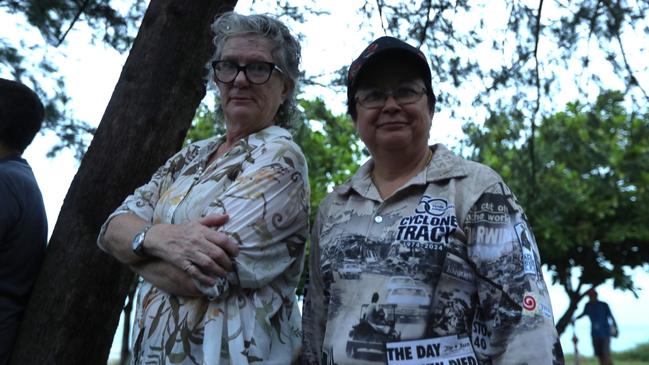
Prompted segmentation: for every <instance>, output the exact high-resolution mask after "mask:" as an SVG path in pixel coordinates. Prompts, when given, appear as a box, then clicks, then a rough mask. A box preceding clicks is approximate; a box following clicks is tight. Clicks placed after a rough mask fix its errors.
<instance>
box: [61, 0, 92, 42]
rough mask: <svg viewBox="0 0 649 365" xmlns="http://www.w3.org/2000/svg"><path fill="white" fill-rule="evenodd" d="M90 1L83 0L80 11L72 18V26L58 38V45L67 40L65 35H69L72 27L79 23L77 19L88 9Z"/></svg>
mask: <svg viewBox="0 0 649 365" xmlns="http://www.w3.org/2000/svg"><path fill="white" fill-rule="evenodd" d="M89 3H90V0H83V3H82V4H81V6H80V7H79V11H77V14H76V15H75V16H74V19H72V22H71V23H70V26H69V27H68V29H67V30H66V31H65V33H63V35H62V36H61V37H60V38H58V39H57V40H58V43H56V47H58V46H60V45H61V44H62V43H63V41H64V40H65V37H67V36H68V33H70V31H71V30H72V27H74V25H75V24H76V23H77V21H78V20H79V18H80V17H81V14H83V12H84V11H86V8H87V7H88V4H89Z"/></svg>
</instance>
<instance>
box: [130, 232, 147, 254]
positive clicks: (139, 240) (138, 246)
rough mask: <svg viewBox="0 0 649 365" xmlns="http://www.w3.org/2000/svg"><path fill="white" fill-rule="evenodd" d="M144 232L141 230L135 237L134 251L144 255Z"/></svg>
mask: <svg viewBox="0 0 649 365" xmlns="http://www.w3.org/2000/svg"><path fill="white" fill-rule="evenodd" d="M144 234H145V232H140V233H138V234H136V235H135V237H133V252H134V253H135V254H136V255H138V256H144V252H143V251H144V245H143V243H144Z"/></svg>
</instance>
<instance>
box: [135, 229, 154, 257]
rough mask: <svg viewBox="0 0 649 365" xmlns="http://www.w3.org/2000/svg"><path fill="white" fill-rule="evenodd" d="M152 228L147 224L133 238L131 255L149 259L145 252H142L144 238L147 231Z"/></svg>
mask: <svg viewBox="0 0 649 365" xmlns="http://www.w3.org/2000/svg"><path fill="white" fill-rule="evenodd" d="M151 227H152V225H151V224H147V225H146V226H144V228H142V230H141V231H139V232H138V233H137V234H136V235H135V236H133V241H132V242H131V249H132V250H133V253H134V254H136V255H138V256H140V257H149V256H148V255H147V254H146V253H145V252H144V238H145V236H146V233H147V231H148V230H149V229H150V228H151Z"/></svg>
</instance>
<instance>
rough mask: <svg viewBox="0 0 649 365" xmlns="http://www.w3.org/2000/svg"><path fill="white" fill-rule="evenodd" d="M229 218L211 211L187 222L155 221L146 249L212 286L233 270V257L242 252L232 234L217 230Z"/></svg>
mask: <svg viewBox="0 0 649 365" xmlns="http://www.w3.org/2000/svg"><path fill="white" fill-rule="evenodd" d="M228 219H229V217H228V216H227V215H221V214H211V215H208V216H206V217H204V218H202V219H200V220H197V221H191V222H188V223H185V224H155V225H153V226H152V227H151V229H149V231H148V232H147V234H146V239H145V242H144V247H145V248H146V253H147V254H149V255H151V256H155V257H158V258H160V259H161V260H163V261H166V262H169V263H170V264H172V265H173V266H175V267H177V268H178V269H180V270H182V271H184V272H186V273H187V274H189V275H190V276H191V277H192V278H195V279H196V280H198V281H199V282H201V283H202V284H204V285H206V286H212V285H214V284H215V282H216V279H217V278H218V277H225V276H226V275H227V273H228V272H230V271H232V270H233V265H232V257H234V256H237V255H238V254H239V246H238V245H237V243H236V242H235V241H234V240H233V239H232V238H230V237H229V236H228V235H226V234H224V233H222V232H217V231H215V230H214V228H215V227H220V226H222V225H223V224H225V223H226V222H227V221H228Z"/></svg>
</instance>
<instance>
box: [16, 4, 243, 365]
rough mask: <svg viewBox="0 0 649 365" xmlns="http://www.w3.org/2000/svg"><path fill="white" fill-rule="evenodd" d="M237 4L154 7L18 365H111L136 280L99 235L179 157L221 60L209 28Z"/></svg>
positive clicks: (87, 170)
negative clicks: (211, 69)
mask: <svg viewBox="0 0 649 365" xmlns="http://www.w3.org/2000/svg"><path fill="white" fill-rule="evenodd" d="M235 4H236V0H218V1H217V0H201V1H197V0H152V1H151V3H150V4H149V8H148V9H147V11H146V14H145V16H144V19H143V21H142V25H141V26H140V29H139V32H138V35H137V37H136V39H135V42H134V44H133V47H132V49H131V52H130V54H129V56H128V59H127V60H126V63H125V65H124V68H123V69H122V74H121V75H120V78H119V81H118V83H117V86H116V87H115V90H114V92H113V95H112V97H111V100H110V102H109V103H108V106H107V108H106V111H105V113H104V116H103V118H102V120H101V123H100V124H99V127H98V129H97V133H96V134H95V137H94V139H93V141H92V144H91V145H90V147H89V149H88V152H87V153H86V155H85V156H84V158H83V160H82V162H81V166H80V168H79V171H78V173H77V174H76V176H75V177H74V180H73V181H72V184H71V185H70V189H69V191H68V194H67V196H66V198H65V201H64V203H63V207H62V209H61V213H60V214H59V218H58V221H57V222H56V226H55V228H54V232H53V234H52V238H51V239H50V242H49V245H48V248H47V253H46V256H45V260H44V263H43V266H42V268H41V272H40V275H39V277H38V279H37V281H36V284H35V286H34V290H33V293H32V297H31V299H30V302H29V305H28V307H27V311H26V313H25V317H24V320H23V323H22V326H21V329H20V333H19V336H18V339H17V342H16V346H15V347H14V352H13V356H12V360H11V362H10V363H11V364H12V365H29V364H34V365H36V364H38V365H43V364H61V365H67V364H84V365H92V364H98V365H99V364H101V365H105V364H106V362H107V358H108V354H109V351H110V346H111V343H112V340H113V334H114V333H115V327H116V326H117V323H118V320H119V315H120V312H121V310H122V306H123V305H124V299H125V296H126V294H127V291H128V289H129V285H130V283H131V280H132V279H133V274H132V273H131V271H130V270H129V269H128V267H126V266H123V265H121V264H119V263H118V262H117V261H115V260H114V259H112V258H111V257H110V256H108V255H107V254H105V253H103V252H101V251H100V250H99V249H98V248H97V246H96V239H97V234H98V233H99V228H100V226H101V224H102V223H103V222H104V220H105V219H106V217H107V216H108V215H109V214H110V213H111V212H112V211H113V210H114V209H115V208H116V207H117V206H118V205H119V204H120V203H121V201H122V200H123V199H124V198H125V197H126V195H128V194H130V193H131V192H132V191H133V190H134V189H135V188H136V187H137V186H139V185H141V184H143V183H144V182H146V181H147V180H148V179H149V178H150V176H151V175H152V173H153V172H154V171H155V170H156V169H157V167H158V166H160V165H161V164H162V163H163V162H164V161H165V160H166V159H167V158H168V157H169V156H170V155H171V154H173V153H174V152H175V151H177V150H178V149H179V148H180V145H181V143H182V141H183V138H184V136H185V133H186V131H187V129H188V128H189V126H190V123H191V120H192V117H193V116H194V113H195V110H196V107H197V106H198V104H199V103H200V101H201V99H202V98H203V96H204V95H205V67H204V66H205V64H206V63H207V61H208V59H209V56H210V55H211V52H212V50H213V46H212V42H211V32H210V29H209V24H210V23H211V22H212V21H213V20H214V18H215V16H216V15H217V14H218V13H221V12H223V11H227V10H232V9H233V8H234V5H235ZM97 72H102V70H101V69H100V68H98V69H97ZM88 87H92V80H89V81H88Z"/></svg>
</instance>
